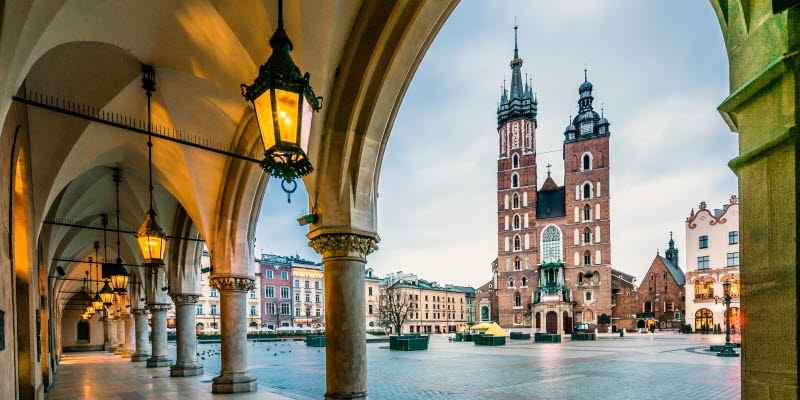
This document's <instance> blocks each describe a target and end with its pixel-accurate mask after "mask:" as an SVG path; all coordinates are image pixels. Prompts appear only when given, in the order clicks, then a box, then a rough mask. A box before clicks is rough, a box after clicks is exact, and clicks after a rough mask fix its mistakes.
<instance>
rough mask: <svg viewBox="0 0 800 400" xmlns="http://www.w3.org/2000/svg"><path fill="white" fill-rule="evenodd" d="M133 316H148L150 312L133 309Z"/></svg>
mask: <svg viewBox="0 0 800 400" xmlns="http://www.w3.org/2000/svg"><path fill="white" fill-rule="evenodd" d="M131 314H133V315H147V314H148V311H147V310H146V309H144V308H133V309H131Z"/></svg>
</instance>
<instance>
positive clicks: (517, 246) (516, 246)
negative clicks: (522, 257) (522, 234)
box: [514, 235, 522, 250]
mask: <svg viewBox="0 0 800 400" xmlns="http://www.w3.org/2000/svg"><path fill="white" fill-rule="evenodd" d="M521 249H522V243H521V240H520V238H519V235H515V236H514V250H521Z"/></svg>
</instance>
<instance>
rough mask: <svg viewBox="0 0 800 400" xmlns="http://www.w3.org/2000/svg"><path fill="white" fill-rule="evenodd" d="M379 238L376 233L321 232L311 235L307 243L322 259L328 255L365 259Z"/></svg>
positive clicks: (375, 247) (376, 247) (328, 256)
mask: <svg viewBox="0 0 800 400" xmlns="http://www.w3.org/2000/svg"><path fill="white" fill-rule="evenodd" d="M379 241H380V239H379V238H378V237H377V235H375V236H372V235H366V234H360V233H351V232H342V233H323V234H321V235H319V236H315V237H312V238H311V239H310V241H309V243H308V245H309V247H313V248H314V251H316V252H317V253H319V254H321V255H322V258H323V259H326V258H330V257H357V258H362V259H366V258H367V255H369V254H370V253H372V252H374V251H375V250H377V249H378V245H377V244H378V242H379Z"/></svg>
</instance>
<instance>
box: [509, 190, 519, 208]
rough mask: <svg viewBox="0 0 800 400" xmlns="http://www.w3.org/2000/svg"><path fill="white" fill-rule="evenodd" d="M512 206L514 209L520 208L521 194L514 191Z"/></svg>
mask: <svg viewBox="0 0 800 400" xmlns="http://www.w3.org/2000/svg"><path fill="white" fill-rule="evenodd" d="M511 208H514V209H517V208H519V195H518V194H516V193H514V195H513V196H511Z"/></svg>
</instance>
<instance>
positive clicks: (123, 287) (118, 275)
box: [111, 259, 130, 294]
mask: <svg viewBox="0 0 800 400" xmlns="http://www.w3.org/2000/svg"><path fill="white" fill-rule="evenodd" d="M128 278H130V274H128V271H126V270H125V267H123V266H122V263H121V262H120V260H119V259H117V265H116V268H114V273H112V274H111V284H112V285H113V286H114V291H115V292H117V293H120V294H122V293H126V292H127V287H128Z"/></svg>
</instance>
